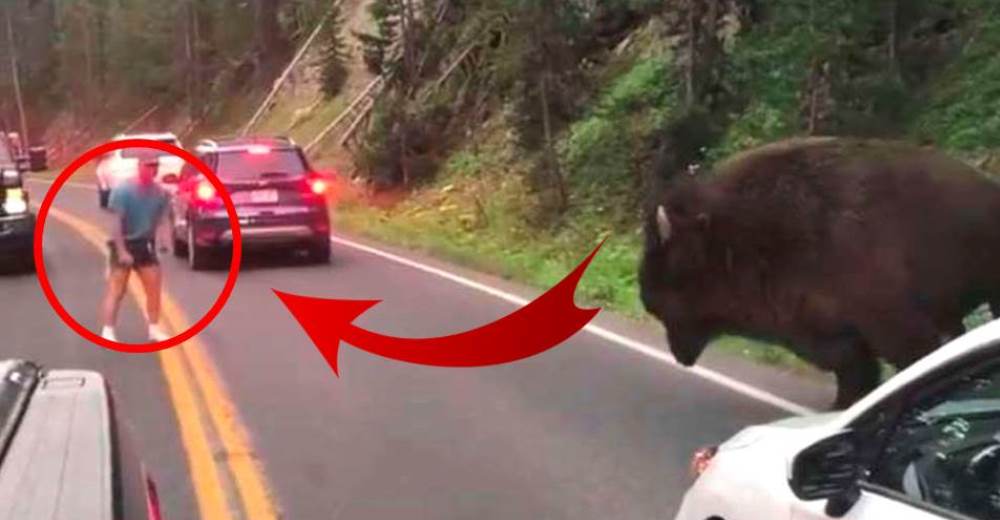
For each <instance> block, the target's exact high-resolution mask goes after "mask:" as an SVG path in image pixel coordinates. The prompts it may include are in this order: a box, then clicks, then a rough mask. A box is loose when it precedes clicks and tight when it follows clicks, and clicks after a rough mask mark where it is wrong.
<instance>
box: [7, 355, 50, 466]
mask: <svg viewBox="0 0 1000 520" xmlns="http://www.w3.org/2000/svg"><path fill="white" fill-rule="evenodd" d="M40 371H41V369H40V368H39V367H38V365H35V364H34V363H31V362H28V361H4V362H0V464H2V463H3V458H4V455H6V453H7V447H8V446H9V445H10V442H11V440H13V438H14V432H16V431H17V427H18V425H19V424H20V422H21V416H22V415H24V410H25V408H27V405H28V399H29V398H30V397H31V393H32V392H34V390H35V386H36V385H37V384H38V379H39V377H40V376H41V374H40Z"/></svg>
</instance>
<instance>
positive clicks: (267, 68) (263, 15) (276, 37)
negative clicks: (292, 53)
mask: <svg viewBox="0 0 1000 520" xmlns="http://www.w3.org/2000/svg"><path fill="white" fill-rule="evenodd" d="M254 7H255V10H254V19H255V24H256V40H257V56H258V57H259V59H260V66H261V73H262V74H263V75H264V77H266V78H273V77H274V76H276V75H277V74H278V72H279V69H280V67H281V59H282V57H283V56H284V55H285V51H286V49H287V44H288V42H286V41H285V39H284V37H283V36H282V34H281V24H279V23H278V9H279V8H280V7H281V0H255V5H254Z"/></svg>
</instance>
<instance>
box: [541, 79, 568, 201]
mask: <svg viewBox="0 0 1000 520" xmlns="http://www.w3.org/2000/svg"><path fill="white" fill-rule="evenodd" d="M548 79H549V71H548V70H546V71H545V72H543V73H542V77H541V78H540V80H539V90H540V92H539V94H540V97H541V102H542V130H543V131H544V132H545V169H546V170H548V172H549V174H550V175H551V176H552V180H553V181H554V182H555V184H556V190H557V193H558V194H559V212H560V213H562V212H564V211H566V208H567V207H568V206H569V194H567V193H566V183H565V182H564V180H563V176H562V170H561V169H560V168H559V157H558V155H556V149H555V146H554V145H553V142H552V113H551V110H550V107H549V81H548Z"/></svg>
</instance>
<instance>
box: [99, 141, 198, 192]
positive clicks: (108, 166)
mask: <svg viewBox="0 0 1000 520" xmlns="http://www.w3.org/2000/svg"><path fill="white" fill-rule="evenodd" d="M124 139H149V140H151V141H158V142H161V143H167V144H170V145H173V146H176V147H178V148H181V147H182V146H181V142H180V140H179V139H177V136H176V135H174V134H171V133H160V134H119V135H117V136H115V138H114V139H113V140H112V141H121V140H124ZM140 159H142V160H148V159H158V160H159V163H160V167H159V170H158V171H157V174H156V180H157V181H158V182H160V184H161V185H162V186H164V187H165V188H167V189H168V190H169V191H171V192H173V191H174V189H175V188H176V182H177V179H179V178H180V173H181V169H182V168H183V167H184V159H181V158H180V157H177V156H176V155H173V154H169V153H166V152H162V151H160V150H155V149H150V148H125V149H121V150H115V151H114V152H111V153H108V154H106V155H104V156H102V157H100V158H99V159H98V161H97V191H98V195H99V197H100V204H101V207H102V208H105V207H107V205H108V198H109V196H110V194H111V190H112V189H113V188H115V186H118V185H119V184H120V183H122V182H123V181H126V180H128V179H131V178H133V177H135V176H136V175H138V172H139V160H140Z"/></svg>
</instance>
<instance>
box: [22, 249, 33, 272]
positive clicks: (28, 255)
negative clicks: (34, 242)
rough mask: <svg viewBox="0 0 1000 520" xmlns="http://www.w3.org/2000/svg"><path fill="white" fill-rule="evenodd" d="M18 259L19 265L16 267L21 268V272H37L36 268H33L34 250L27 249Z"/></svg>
mask: <svg viewBox="0 0 1000 520" xmlns="http://www.w3.org/2000/svg"><path fill="white" fill-rule="evenodd" d="M20 258H21V261H20V265H19V266H18V267H20V268H21V271H22V272H25V273H34V272H35V271H36V270H37V269H36V267H35V250H34V249H28V250H27V251H25V252H24V253H22V255H21V257H20Z"/></svg>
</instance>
